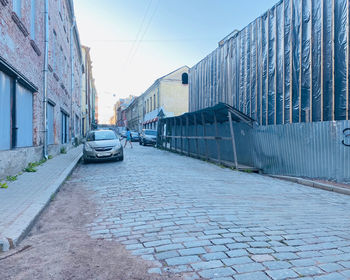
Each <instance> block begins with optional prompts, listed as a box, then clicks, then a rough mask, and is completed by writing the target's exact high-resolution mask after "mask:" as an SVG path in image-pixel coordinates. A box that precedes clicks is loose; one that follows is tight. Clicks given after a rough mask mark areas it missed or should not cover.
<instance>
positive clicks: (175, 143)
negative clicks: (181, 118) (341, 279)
mask: <svg viewBox="0 0 350 280" xmlns="http://www.w3.org/2000/svg"><path fill="white" fill-rule="evenodd" d="M176 130H177V126H176V117H174V136H177V135H176ZM174 146H175V147H174V148H175V151H177V138H176V137H175V139H174Z"/></svg>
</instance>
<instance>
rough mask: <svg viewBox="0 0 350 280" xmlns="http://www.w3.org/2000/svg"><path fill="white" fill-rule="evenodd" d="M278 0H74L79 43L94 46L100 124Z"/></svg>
mask: <svg viewBox="0 0 350 280" xmlns="http://www.w3.org/2000/svg"><path fill="white" fill-rule="evenodd" d="M277 2H278V1H277V0H245V1H241V0H176V1H174V0H99V1H96V0H74V6H75V14H76V19H77V25H78V30H79V34H80V41H81V44H82V45H85V46H88V47H90V48H91V51H90V52H91V58H92V63H93V76H94V78H95V83H96V88H97V93H98V97H99V103H98V106H99V122H100V123H108V121H109V118H110V117H111V116H112V114H113V104H115V103H116V101H117V100H118V99H119V98H122V97H127V96H129V95H130V94H132V95H136V96H139V95H141V94H142V93H143V92H145V91H146V90H147V88H148V87H150V86H151V85H152V84H153V82H154V81H155V80H156V79H157V78H159V77H161V76H164V75H166V74H168V73H170V72H172V71H174V70H175V69H177V68H180V67H181V66H183V65H187V66H189V67H192V66H194V65H195V64H196V63H198V62H199V61H200V60H202V59H203V58H204V57H205V56H207V55H208V54H209V53H211V52H212V51H213V50H215V48H217V46H218V42H219V41H220V40H221V39H223V38H224V37H225V36H227V35H228V34H229V33H231V32H232V31H233V30H235V29H238V30H241V29H242V28H243V27H245V26H246V25H247V24H249V23H250V22H251V21H253V20H254V19H255V18H257V17H259V16H260V15H262V14H263V13H265V12H266V11H267V10H268V9H269V8H271V7H272V6H273V5H274V4H276V3H277Z"/></svg>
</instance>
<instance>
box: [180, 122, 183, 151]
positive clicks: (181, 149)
mask: <svg viewBox="0 0 350 280" xmlns="http://www.w3.org/2000/svg"><path fill="white" fill-rule="evenodd" d="M182 128H183V127H182V118H181V117H180V130H181V133H180V136H181V148H180V151H181V154H182V153H183V133H182Z"/></svg>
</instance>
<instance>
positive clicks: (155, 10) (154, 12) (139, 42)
mask: <svg viewBox="0 0 350 280" xmlns="http://www.w3.org/2000/svg"><path fill="white" fill-rule="evenodd" d="M159 3H160V0H158V2H157V3H156V6H155V8H154V10H153V14H152V15H151V17H150V18H149V21H148V24H147V26H146V28H145V30H144V32H143V34H142V36H141V39H140V40H139V41H138V42H137V43H136V44H137V45H136V49H135V51H134V53H133V55H132V57H131V58H130V62H129V63H131V62H132V60H133V58H134V57H135V55H136V54H137V51H138V49H139V47H140V44H141V42H143V38H144V37H145V35H146V33H147V31H148V28H149V27H150V25H151V22H152V20H153V18H154V16H155V14H156V12H157V10H158V7H159Z"/></svg>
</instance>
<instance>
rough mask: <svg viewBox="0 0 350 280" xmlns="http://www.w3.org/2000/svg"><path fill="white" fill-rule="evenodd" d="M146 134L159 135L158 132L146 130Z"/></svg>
mask: <svg viewBox="0 0 350 280" xmlns="http://www.w3.org/2000/svg"><path fill="white" fill-rule="evenodd" d="M145 134H147V135H154V136H156V135H157V131H156V130H145Z"/></svg>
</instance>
